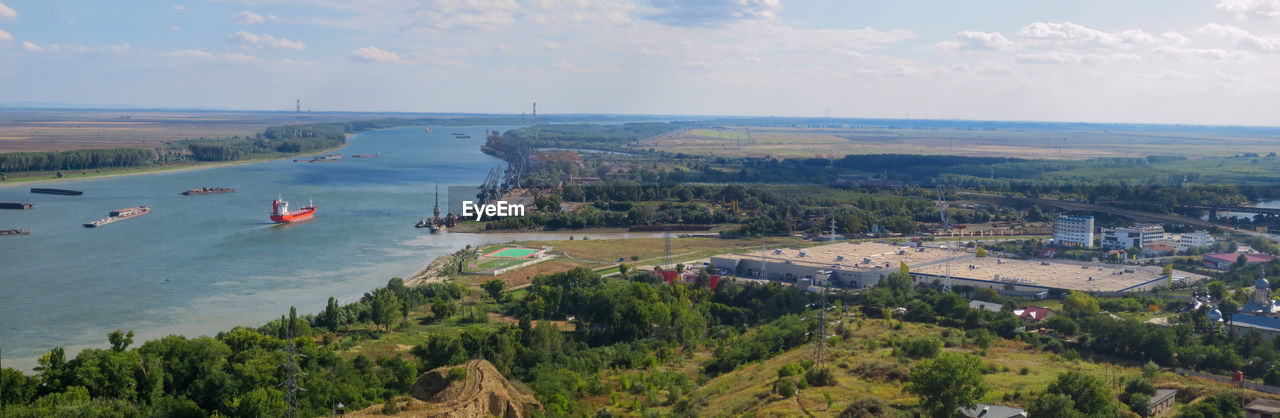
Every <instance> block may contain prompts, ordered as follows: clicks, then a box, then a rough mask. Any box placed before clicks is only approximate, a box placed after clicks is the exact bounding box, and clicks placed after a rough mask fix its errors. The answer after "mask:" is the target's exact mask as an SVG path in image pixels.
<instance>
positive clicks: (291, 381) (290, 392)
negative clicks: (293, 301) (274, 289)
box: [280, 307, 306, 418]
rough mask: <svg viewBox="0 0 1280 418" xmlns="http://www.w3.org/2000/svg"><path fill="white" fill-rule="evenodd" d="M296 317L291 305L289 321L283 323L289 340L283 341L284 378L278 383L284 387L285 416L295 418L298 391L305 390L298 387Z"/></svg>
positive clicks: (296, 414)
mask: <svg viewBox="0 0 1280 418" xmlns="http://www.w3.org/2000/svg"><path fill="white" fill-rule="evenodd" d="M297 322H298V318H297V316H296V314H295V311H294V309H293V307H290V308H289V321H288V322H286V323H285V327H286V328H287V329H288V334H287V335H288V337H289V341H286V342H285V345H284V352H285V353H286V356H285V362H284V364H283V365H282V366H284V370H285V378H284V382H282V383H281V384H280V386H282V387H283V388H284V403H285V405H286V406H287V407H288V410H286V411H285V416H286V417H290V418H297V416H298V391H302V390H306V389H303V388H301V387H298V375H299V374H301V373H300V372H299V371H298V356H299V355H298V346H297V345H296V341H295V339H294V338H295V337H294V330H295V328H296V327H297Z"/></svg>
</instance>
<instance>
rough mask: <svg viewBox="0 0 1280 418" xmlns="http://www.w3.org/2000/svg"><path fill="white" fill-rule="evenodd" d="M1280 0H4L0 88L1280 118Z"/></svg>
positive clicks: (1231, 120)
mask: <svg viewBox="0 0 1280 418" xmlns="http://www.w3.org/2000/svg"><path fill="white" fill-rule="evenodd" d="M1277 68H1280V0H1197V1H1188V0H1120V1H1115V0H1112V1H1092V0H1083V1H1070V2H1043V1H1025V0H1023V1H1004V0H1000V1H965V2H957V1H912V0H902V1H865V0H811V1H792V0H616V1H610V0H305V1H304V0H245V1H236V0H218V1H198V0H189V1H171V2H161V1H121V2H103V1H99V0H86V1H37V0H0V103H3V102H65V103H75V104H86V105H98V104H112V105H114V104H120V105H135V106H154V107H179V108H219V109H266V110H288V109H290V108H292V106H293V101H294V99H295V98H299V99H302V101H303V103H304V106H307V107H310V108H312V109H314V110H317V111H321V110H353V111H415V112H486V113H519V112H522V111H525V110H526V109H527V108H528V105H529V102H530V101H533V100H537V101H538V102H539V103H540V104H541V106H540V107H541V109H540V110H541V111H543V112H545V113H582V112H591V113H658V114H716V115H779V116H784V115H785V116H818V115H822V114H824V113H825V112H830V114H831V115H832V116H850V117H908V116H909V117H915V118H923V117H928V118H965V119H998V120H1053V121H1094V122H1158V123H1208V124H1254V125H1280V120H1278V119H1280V113H1278V112H1276V111H1275V109H1277V108H1280V70H1276V69H1277Z"/></svg>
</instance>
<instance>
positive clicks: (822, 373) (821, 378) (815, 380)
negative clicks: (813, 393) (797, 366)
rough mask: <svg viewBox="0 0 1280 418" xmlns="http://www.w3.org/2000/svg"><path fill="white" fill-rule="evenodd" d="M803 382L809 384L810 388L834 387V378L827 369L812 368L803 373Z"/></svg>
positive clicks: (829, 369)
mask: <svg viewBox="0 0 1280 418" xmlns="http://www.w3.org/2000/svg"><path fill="white" fill-rule="evenodd" d="M804 380H805V381H807V382H809V385H810V386H835V385H836V376H835V374H833V373H831V368H829V367H814V368H810V369H809V371H807V372H805V374H804Z"/></svg>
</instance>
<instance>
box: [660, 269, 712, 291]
mask: <svg viewBox="0 0 1280 418" xmlns="http://www.w3.org/2000/svg"><path fill="white" fill-rule="evenodd" d="M653 272H654V273H656V274H658V275H660V276H662V281H664V282H667V284H669V285H672V284H675V283H676V279H680V283H684V284H686V285H692V284H693V283H696V282H697V281H698V273H697V272H693V271H686V272H684V273H676V271H675V270H654V271H653ZM708 277H709V278H710V280H708V282H707V286H710V287H711V289H712V290H715V288H716V285H718V284H720V276H718V275H717V276H708Z"/></svg>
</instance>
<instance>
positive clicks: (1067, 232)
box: [1053, 215, 1093, 248]
mask: <svg viewBox="0 0 1280 418" xmlns="http://www.w3.org/2000/svg"><path fill="white" fill-rule="evenodd" d="M1053 243H1054V244H1055V245H1061V246H1064V247H1085V248H1090V247H1093V217H1092V216H1072V215H1061V216H1058V220H1057V221H1055V222H1054V223H1053Z"/></svg>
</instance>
